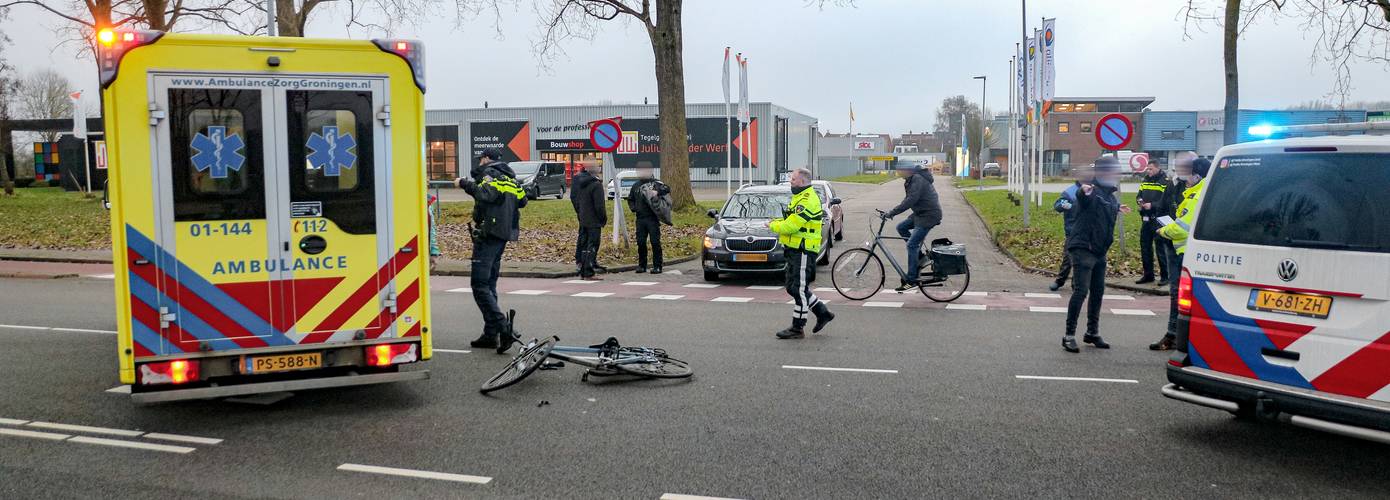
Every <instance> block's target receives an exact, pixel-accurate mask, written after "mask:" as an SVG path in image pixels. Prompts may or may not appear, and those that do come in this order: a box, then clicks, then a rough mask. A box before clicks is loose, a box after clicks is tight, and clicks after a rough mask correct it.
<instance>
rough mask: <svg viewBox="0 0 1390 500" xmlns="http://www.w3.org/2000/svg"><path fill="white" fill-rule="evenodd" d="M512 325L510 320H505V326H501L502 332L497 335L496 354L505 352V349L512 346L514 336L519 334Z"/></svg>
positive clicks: (514, 341) (514, 340)
mask: <svg viewBox="0 0 1390 500" xmlns="http://www.w3.org/2000/svg"><path fill="white" fill-rule="evenodd" d="M514 326H515V325H512V324H511V322H510V321H509V322H507V326H505V327H503V328H502V333H501V334H499V335H498V336H497V354H506V353H507V350H508V349H511V348H512V344H515V343H516V337H517V336H518V335H521V332H518V331H516V330H515V329H514V328H513V327H514Z"/></svg>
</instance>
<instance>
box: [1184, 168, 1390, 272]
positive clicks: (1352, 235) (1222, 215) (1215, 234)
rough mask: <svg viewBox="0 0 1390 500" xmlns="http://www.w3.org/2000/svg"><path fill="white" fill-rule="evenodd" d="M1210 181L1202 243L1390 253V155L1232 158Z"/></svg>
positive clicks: (1200, 220)
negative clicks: (1389, 212) (1389, 213)
mask: <svg viewBox="0 0 1390 500" xmlns="http://www.w3.org/2000/svg"><path fill="white" fill-rule="evenodd" d="M1210 182H1211V185H1210V186H1208V187H1207V191H1206V193H1205V194H1203V195H1202V207H1201V210H1200V211H1199V212H1198V217H1197V228H1196V238H1197V239H1198V240H1202V241H1217V242H1226V243H1244V244H1251V245H1265V246H1281V247H1298V248H1318V249H1330V250H1350V251H1360V252H1387V253H1390V217H1385V216H1384V214H1386V213H1387V210H1386V204H1387V203H1390V198H1387V193H1390V154H1367V153H1307V154H1303V153H1300V154H1273V155H1250V156H1233V157H1228V158H1224V159H1222V160H1221V161H1220V162H1219V163H1218V164H1217V165H1215V166H1214V167H1213V170H1212V176H1211V181H1210Z"/></svg>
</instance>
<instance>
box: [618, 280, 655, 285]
mask: <svg viewBox="0 0 1390 500" xmlns="http://www.w3.org/2000/svg"><path fill="white" fill-rule="evenodd" d="M655 284H656V282H655V281H629V282H626V283H623V286H652V285H655Z"/></svg>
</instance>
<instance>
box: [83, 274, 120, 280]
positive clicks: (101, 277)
mask: <svg viewBox="0 0 1390 500" xmlns="http://www.w3.org/2000/svg"><path fill="white" fill-rule="evenodd" d="M87 277H88V278H96V279H99V280H113V279H116V275H114V274H88V275H87Z"/></svg>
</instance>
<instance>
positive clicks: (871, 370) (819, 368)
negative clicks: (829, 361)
mask: <svg viewBox="0 0 1390 500" xmlns="http://www.w3.org/2000/svg"><path fill="white" fill-rule="evenodd" d="M782 368H786V369H788V370H815V371H825V372H860V373H898V371H897V370H880V369H876V368H831V367H828V366H797V365H782Z"/></svg>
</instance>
